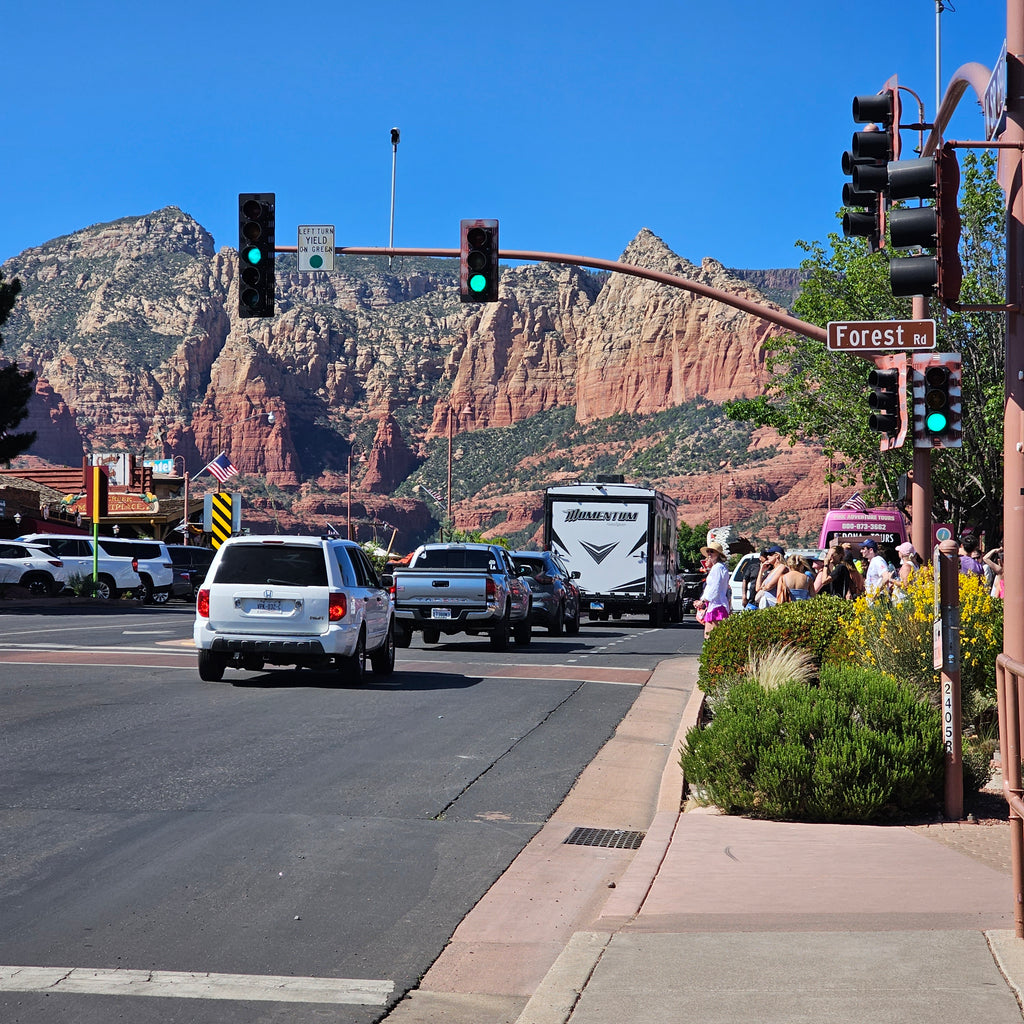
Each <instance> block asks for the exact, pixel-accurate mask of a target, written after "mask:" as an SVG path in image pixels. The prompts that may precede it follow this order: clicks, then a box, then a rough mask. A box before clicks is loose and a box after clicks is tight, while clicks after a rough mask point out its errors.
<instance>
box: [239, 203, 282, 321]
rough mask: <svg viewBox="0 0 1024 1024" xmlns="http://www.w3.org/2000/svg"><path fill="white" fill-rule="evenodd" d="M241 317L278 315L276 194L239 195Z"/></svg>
mask: <svg viewBox="0 0 1024 1024" xmlns="http://www.w3.org/2000/svg"><path fill="white" fill-rule="evenodd" d="M238 263H239V267H238V271H239V280H238V315H239V316H240V317H242V318H248V317H268V316H273V315H274V193H273V192H240V193H239V195H238Z"/></svg>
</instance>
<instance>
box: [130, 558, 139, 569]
mask: <svg viewBox="0 0 1024 1024" xmlns="http://www.w3.org/2000/svg"><path fill="white" fill-rule="evenodd" d="M138 571H139V560H138V559H137V558H133V559H132V572H138Z"/></svg>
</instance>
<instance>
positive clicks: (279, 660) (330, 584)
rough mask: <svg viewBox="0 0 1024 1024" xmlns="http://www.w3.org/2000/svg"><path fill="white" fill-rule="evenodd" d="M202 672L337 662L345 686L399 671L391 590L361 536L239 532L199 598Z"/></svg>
mask: <svg viewBox="0 0 1024 1024" xmlns="http://www.w3.org/2000/svg"><path fill="white" fill-rule="evenodd" d="M192 636H193V640H194V641H195V645H196V648H197V649H198V652H199V678H200V679H204V680H207V681H209V682H217V681H218V680H220V679H222V678H223V677H224V670H225V669H226V668H235V669H248V670H249V671H253V672H259V671H262V669H263V667H264V666H265V665H268V664H269V665H294V666H295V667H297V668H301V667H307V668H317V669H324V668H332V667H333V668H334V669H336V670H337V672H338V674H339V676H340V677H341V679H342V680H343V681H345V682H349V683H355V684H359V683H362V682H364V680H365V671H366V658H367V656H369V659H370V662H371V664H372V665H373V671H374V672H375V673H376V674H378V675H390V673H391V672H392V671H393V670H394V667H395V623H394V608H393V607H392V604H391V595H390V593H389V591H388V590H386V589H385V588H384V587H382V586H381V583H380V580H379V579H378V578H377V573H376V572H375V570H374V568H373V566H372V565H371V564H370V562H369V560H368V559H367V557H366V554H365V553H364V552H363V549H362V548H361V547H359V545H358V544H356V543H355V542H354V541H347V540H335V539H333V538H319V537H282V536H277V535H274V536H264V537H251V536H250V537H231V538H229V539H228V540H226V541H225V542H224V543H223V544H222V545H221V546H220V548H219V549H218V551H217V554H216V556H215V557H214V559H213V564H212V565H211V566H210V570H209V572H208V573H207V574H206V579H205V580H204V581H203V585H202V588H201V589H200V591H199V595H198V597H197V598H196V620H195V626H194V629H193V634H192Z"/></svg>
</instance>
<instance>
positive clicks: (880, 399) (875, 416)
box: [868, 366, 901, 435]
mask: <svg viewBox="0 0 1024 1024" xmlns="http://www.w3.org/2000/svg"><path fill="white" fill-rule="evenodd" d="M868 387H869V388H871V393H870V394H869V395H868V405H869V406H871V414H870V415H869V416H868V426H869V427H870V428H871V429H872V430H877V431H878V432H879V433H880V434H892V435H895V434H896V432H897V431H898V430H899V425H900V404H901V402H900V373H899V370H880V369H879V368H878V367H877V366H876V367H875V368H874V369H872V370H871V372H870V373H869V374H868Z"/></svg>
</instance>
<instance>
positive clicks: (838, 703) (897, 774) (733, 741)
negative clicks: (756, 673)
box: [680, 602, 943, 823]
mask: <svg viewBox="0 0 1024 1024" xmlns="http://www.w3.org/2000/svg"><path fill="white" fill-rule="evenodd" d="M802 603H806V604H812V603H813V602H802ZM751 614H752V616H756V615H762V614H764V613H763V612H757V613H751ZM719 628H720V627H716V629H715V630H714V631H713V632H712V634H711V636H714V635H715V633H716V632H717V631H718V629H719ZM680 764H681V765H682V768H683V773H684V775H685V777H686V779H687V782H688V783H690V784H691V785H693V786H695V787H699V789H700V790H701V791H702V793H703V798H704V799H705V800H706V801H707V802H709V803H713V804H715V805H717V806H718V807H720V808H722V810H724V811H725V812H726V813H729V814H749V815H753V816H755V817H760V818H771V819H777V820H792V821H830V822H862V823H867V822H872V821H880V820H885V819H892V818H896V817H900V816H904V815H908V814H912V813H921V812H924V811H927V810H932V809H934V808H935V807H936V806H937V805H938V804H939V802H940V795H941V792H942V782H943V774H942V772H943V750H942V738H941V729H940V723H939V714H938V711H937V710H936V709H935V708H933V707H931V706H930V705H929V704H928V703H926V702H925V701H923V700H921V698H920V696H919V694H918V692H917V691H916V690H915V689H913V688H911V687H908V686H905V685H903V684H901V683H898V682H897V681H896V680H894V679H892V678H891V677H889V676H886V675H882V674H881V673H879V672H878V671H877V670H872V669H864V668H856V667H847V666H839V665H824V666H822V668H821V673H820V682H819V685H818V686H806V685H804V684H802V683H795V682H793V683H785V684H783V685H782V686H780V687H778V689H775V690H766V689H765V688H764V687H762V686H761V685H760V684H759V683H758V682H757V681H756V680H753V679H741V680H739V681H737V682H734V683H733V685H732V686H731V687H730V688H729V690H728V692H727V693H725V694H723V695H722V697H721V699H720V700H719V701H718V702H717V705H716V709H715V716H714V718H713V719H712V721H711V723H710V725H708V726H707V727H706V728H703V729H702V728H700V727H695V728H693V729H691V730H690V731H689V733H688V734H687V737H686V747H685V749H684V750H683V752H682V755H681V757H680Z"/></svg>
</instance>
